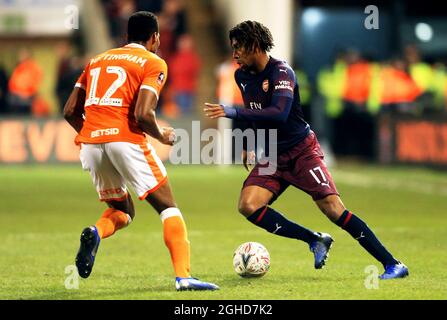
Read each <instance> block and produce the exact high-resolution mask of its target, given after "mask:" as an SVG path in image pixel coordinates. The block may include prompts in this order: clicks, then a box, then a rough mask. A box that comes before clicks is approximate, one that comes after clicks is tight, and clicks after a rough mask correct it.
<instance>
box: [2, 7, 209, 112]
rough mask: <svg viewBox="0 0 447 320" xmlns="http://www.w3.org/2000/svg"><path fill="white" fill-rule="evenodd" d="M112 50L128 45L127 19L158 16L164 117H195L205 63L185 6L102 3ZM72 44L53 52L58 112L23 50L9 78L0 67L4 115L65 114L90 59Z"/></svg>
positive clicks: (29, 53)
mask: <svg viewBox="0 0 447 320" xmlns="http://www.w3.org/2000/svg"><path fill="white" fill-rule="evenodd" d="M101 2H102V5H103V8H104V12H105V13H106V16H107V18H108V19H107V21H108V23H109V31H110V34H111V37H112V39H113V42H114V45H115V46H116V47H120V46H123V45H125V44H126V29H127V20H128V18H129V16H130V15H131V14H132V13H133V12H135V11H139V10H147V11H151V12H154V13H155V14H157V16H158V18H159V27H160V36H161V44H160V48H159V51H158V52H157V54H158V55H160V56H161V57H162V58H163V59H164V60H165V61H166V62H167V64H168V66H169V69H168V82H167V84H166V86H165V88H164V90H163V92H162V96H161V100H160V103H159V105H160V111H161V112H163V114H164V115H166V116H167V117H171V118H175V117H179V116H180V115H181V114H191V113H192V112H193V109H194V106H195V103H196V102H195V96H196V91H197V80H198V77H199V74H200V69H201V58H200V56H199V54H198V53H197V51H196V48H195V44H194V40H193V38H192V36H191V35H190V34H189V33H188V23H187V15H186V13H185V10H184V5H183V1H182V0H152V1H144V0H102V1H101ZM78 52H79V50H77V48H75V46H74V45H73V44H72V43H69V42H61V43H60V44H59V45H58V46H57V47H56V48H55V54H56V59H57V60H58V61H59V64H58V68H57V75H56V81H55V84H54V85H55V88H54V92H55V95H56V96H57V104H58V110H52V108H51V107H50V105H49V103H48V102H46V101H44V100H43V99H42V98H41V97H40V96H39V88H40V86H41V84H42V81H43V80H44V76H45V70H44V68H43V67H42V66H41V65H39V63H38V62H37V61H36V60H35V59H34V58H33V54H32V51H31V50H29V49H27V48H26V47H24V48H21V49H20V50H19V54H18V56H17V64H16V66H15V67H14V68H13V70H11V71H10V72H8V71H7V70H6V69H5V68H4V67H2V66H1V65H0V114H3V115H5V114H10V115H32V116H35V117H46V116H50V115H52V114H54V113H61V112H62V109H63V106H64V103H65V101H66V100H67V98H68V96H69V94H70V93H71V91H72V89H73V85H74V83H75V82H76V80H77V78H78V77H79V75H80V74H81V73H82V70H83V68H84V67H85V65H86V64H87V63H88V61H89V59H90V58H91V57H92V55H91V54H88V53H87V54H85V55H80V54H78Z"/></svg>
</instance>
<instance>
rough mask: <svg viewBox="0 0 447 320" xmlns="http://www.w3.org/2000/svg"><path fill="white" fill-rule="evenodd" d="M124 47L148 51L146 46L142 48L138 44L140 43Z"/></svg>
mask: <svg viewBox="0 0 447 320" xmlns="http://www.w3.org/2000/svg"><path fill="white" fill-rule="evenodd" d="M124 47H125V48H139V49H143V50H146V51H147V49H146V47H145V46H142V45H141V44H138V43H129V44H126V45H125V46H124Z"/></svg>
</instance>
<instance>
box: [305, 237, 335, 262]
mask: <svg viewBox="0 0 447 320" xmlns="http://www.w3.org/2000/svg"><path fill="white" fill-rule="evenodd" d="M317 234H318V236H319V240H316V241H314V242H312V243H311V244H310V245H309V248H310V251H312V252H313V254H314V257H315V269H321V268H323V266H324V265H325V264H326V260H327V258H328V257H329V250H330V249H331V247H332V242H334V239H332V237H331V236H330V235H329V234H327V233H321V232H317Z"/></svg>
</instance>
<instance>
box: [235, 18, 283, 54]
mask: <svg viewBox="0 0 447 320" xmlns="http://www.w3.org/2000/svg"><path fill="white" fill-rule="evenodd" d="M229 38H230V41H231V40H232V39H235V40H236V41H237V42H238V43H239V44H240V45H241V46H242V47H244V48H245V49H247V50H249V51H254V50H255V49H256V48H259V49H260V50H261V51H264V52H268V51H270V50H271V49H272V48H273V46H274V44H273V37H272V34H271V33H270V30H269V29H268V28H267V27H266V26H264V25H263V24H261V23H259V22H257V21H251V20H247V21H244V22H241V23H239V24H238V25H236V26H235V27H234V28H233V29H231V30H230V32H229Z"/></svg>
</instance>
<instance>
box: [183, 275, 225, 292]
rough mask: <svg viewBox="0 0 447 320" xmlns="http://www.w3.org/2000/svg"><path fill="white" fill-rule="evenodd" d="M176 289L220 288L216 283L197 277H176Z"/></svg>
mask: <svg viewBox="0 0 447 320" xmlns="http://www.w3.org/2000/svg"><path fill="white" fill-rule="evenodd" d="M175 289H176V290H177V291H185V290H219V287H218V286H217V285H215V284H214V283H209V282H203V281H200V280H199V279H196V278H180V277H176V278H175Z"/></svg>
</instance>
